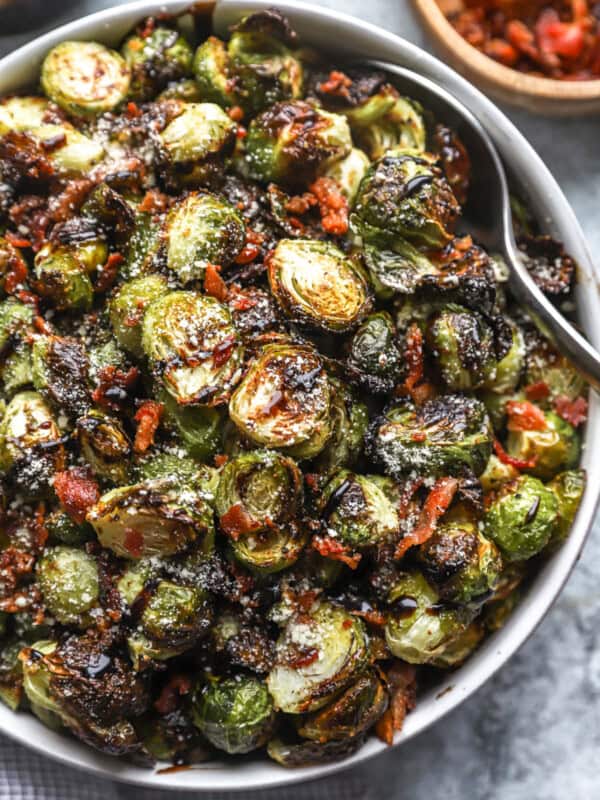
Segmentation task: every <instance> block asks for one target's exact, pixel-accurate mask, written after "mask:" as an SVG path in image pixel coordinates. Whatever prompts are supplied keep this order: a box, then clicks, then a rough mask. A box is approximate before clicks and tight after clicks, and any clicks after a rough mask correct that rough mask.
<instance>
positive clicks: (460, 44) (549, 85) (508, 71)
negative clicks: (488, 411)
mask: <svg viewBox="0 0 600 800" xmlns="http://www.w3.org/2000/svg"><path fill="white" fill-rule="evenodd" d="M414 4H415V6H416V7H417V9H418V11H419V12H420V14H421V16H422V17H423V19H424V21H425V22H426V23H427V25H428V27H429V29H430V31H431V33H432V35H433V36H434V37H435V38H436V39H437V40H438V42H439V43H440V44H441V45H442V46H443V47H444V48H445V49H446V50H448V51H451V52H452V53H453V55H454V56H455V57H456V59H457V60H459V61H461V62H463V63H464V64H465V65H466V66H468V68H469V69H470V70H472V71H473V72H474V73H477V75H479V77H480V78H481V79H483V80H486V81H488V82H492V83H495V84H496V85H497V86H500V87H502V88H503V89H505V90H508V91H511V92H519V93H520V94H526V95H529V96H531V97H543V98H545V99H547V100H552V101H555V102H557V103H559V102H560V101H565V100H575V101H586V100H598V99H600V79H593V80H589V81H559V80H556V79H554V78H538V77H536V76H532V75H527V74H525V73H523V72H519V71H518V70H516V69H512V68H511V67H505V66H504V65H503V64H499V63H498V62H497V61H494V60H493V59H492V58H490V57H489V56H486V55H485V54H484V53H481V52H480V51H479V50H477V48H475V47H473V45H471V44H469V43H468V42H467V41H466V40H465V39H463V37H462V36H461V35H460V33H458V31H456V30H455V28H454V27H453V26H452V24H451V23H450V22H449V20H448V19H447V17H446V16H445V14H444V12H443V11H442V10H441V8H440V7H439V5H438V3H437V0H414Z"/></svg>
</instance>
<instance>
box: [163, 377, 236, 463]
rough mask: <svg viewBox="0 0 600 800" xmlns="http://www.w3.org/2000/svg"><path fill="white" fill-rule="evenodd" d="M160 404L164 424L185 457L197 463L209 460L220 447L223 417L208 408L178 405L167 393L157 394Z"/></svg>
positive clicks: (216, 409) (216, 410)
mask: <svg viewBox="0 0 600 800" xmlns="http://www.w3.org/2000/svg"><path fill="white" fill-rule="evenodd" d="M160 399H161V400H162V401H163V403H164V407H165V416H164V424H165V427H166V428H167V429H168V430H173V431H175V432H176V433H177V435H178V436H179V438H180V439H181V444H182V445H183V447H184V448H185V450H186V451H187V452H188V454H189V455H190V456H191V457H192V458H195V459H198V461H210V459H211V458H213V456H215V455H217V453H218V452H219V448H220V447H221V426H222V422H223V414H222V412H221V410H220V409H218V408H211V407H210V406H181V405H179V404H178V403H177V400H175V398H174V397H171V395H169V394H168V393H167V392H165V391H163V392H161V393H160Z"/></svg>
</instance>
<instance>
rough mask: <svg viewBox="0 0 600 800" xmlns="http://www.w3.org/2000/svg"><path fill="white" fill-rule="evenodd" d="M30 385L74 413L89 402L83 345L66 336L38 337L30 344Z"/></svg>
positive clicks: (76, 413)
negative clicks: (31, 345) (31, 383)
mask: <svg viewBox="0 0 600 800" xmlns="http://www.w3.org/2000/svg"><path fill="white" fill-rule="evenodd" d="M31 371H32V379H33V385H34V386H35V388H36V389H37V390H38V391H39V392H41V393H42V394H43V395H44V396H45V397H47V398H48V399H49V400H50V401H51V402H52V403H53V404H54V405H55V406H56V407H58V408H62V409H64V410H65V411H67V412H68V413H69V414H71V415H73V416H77V415H78V414H83V413H84V412H85V410H86V409H87V408H88V407H89V405H90V402H91V401H90V396H89V391H88V387H87V375H88V359H87V354H86V352H85V347H84V345H83V344H82V343H81V342H80V341H79V340H78V339H75V338H71V337H66V336H39V337H38V338H37V339H36V340H35V341H34V343H33V348H32V361H31Z"/></svg>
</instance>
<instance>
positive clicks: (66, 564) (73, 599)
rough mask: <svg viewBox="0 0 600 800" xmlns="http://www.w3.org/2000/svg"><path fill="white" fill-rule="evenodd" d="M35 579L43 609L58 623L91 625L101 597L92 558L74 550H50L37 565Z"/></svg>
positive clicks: (96, 567) (65, 548) (73, 548)
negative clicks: (92, 612)
mask: <svg viewBox="0 0 600 800" xmlns="http://www.w3.org/2000/svg"><path fill="white" fill-rule="evenodd" d="M36 579H37V583H38V585H39V587H40V590H41V592H42V598H43V600H44V605H45V606H46V609H47V610H48V612H49V613H50V614H51V615H52V616H53V617H55V618H56V619H57V620H58V621H59V622H62V623H63V625H77V626H79V627H82V628H85V627H87V626H88V625H89V624H90V623H91V621H92V617H91V616H90V612H91V611H92V610H93V609H94V608H97V607H98V601H99V594H100V578H99V573H98V565H97V563H96V560H95V558H94V557H93V556H91V555H88V553H86V552H85V550H80V549H79V548H77V547H65V546H64V545H62V546H58V547H50V548H48V549H47V550H46V551H45V553H44V555H43V557H42V558H41V559H40V561H39V562H38V564H37V571H36Z"/></svg>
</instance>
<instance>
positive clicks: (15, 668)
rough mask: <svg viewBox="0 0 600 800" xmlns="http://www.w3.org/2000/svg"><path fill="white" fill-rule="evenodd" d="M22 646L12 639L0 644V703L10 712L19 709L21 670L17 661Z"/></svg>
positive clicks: (21, 695) (21, 684) (21, 688)
mask: <svg viewBox="0 0 600 800" xmlns="http://www.w3.org/2000/svg"><path fill="white" fill-rule="evenodd" d="M23 644H24V643H23V642H22V641H21V640H20V639H18V638H14V637H11V638H9V639H3V641H2V642H1V643H0V701H2V702H3V703H4V704H5V705H7V706H8V707H9V708H10V709H11V710H12V711H16V710H17V709H18V708H19V706H20V705H21V700H22V697H23V668H22V666H21V662H20V661H19V653H20V651H21V649H22V647H23Z"/></svg>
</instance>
